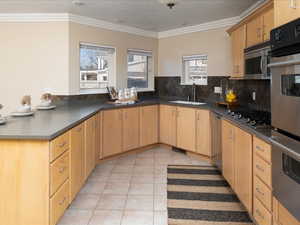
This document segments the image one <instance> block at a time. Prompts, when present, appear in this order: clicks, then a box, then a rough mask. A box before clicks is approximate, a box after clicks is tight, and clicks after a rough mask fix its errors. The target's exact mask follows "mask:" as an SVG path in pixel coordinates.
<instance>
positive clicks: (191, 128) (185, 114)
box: [177, 107, 196, 152]
mask: <svg viewBox="0 0 300 225" xmlns="http://www.w3.org/2000/svg"><path fill="white" fill-rule="evenodd" d="M177 147H178V148H181V149H185V150H189V151H193V152H195V151H196V110H195V109H192V108H184V107H178V108H177Z"/></svg>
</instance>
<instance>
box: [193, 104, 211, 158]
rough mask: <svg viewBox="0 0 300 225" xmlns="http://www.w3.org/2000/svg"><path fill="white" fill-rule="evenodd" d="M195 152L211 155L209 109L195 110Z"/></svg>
mask: <svg viewBox="0 0 300 225" xmlns="http://www.w3.org/2000/svg"><path fill="white" fill-rule="evenodd" d="M196 152H197V153H199V154H201V155H205V156H209V157H211V155H212V154H211V120H210V111H208V110H196Z"/></svg>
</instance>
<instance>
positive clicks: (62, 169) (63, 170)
mask: <svg viewBox="0 0 300 225" xmlns="http://www.w3.org/2000/svg"><path fill="white" fill-rule="evenodd" d="M66 169H67V167H61V168H60V169H59V173H63V172H65V170H66Z"/></svg>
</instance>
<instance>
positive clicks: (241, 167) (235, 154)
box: [222, 120, 253, 212]
mask: <svg viewBox="0 0 300 225" xmlns="http://www.w3.org/2000/svg"><path fill="white" fill-rule="evenodd" d="M222 157H223V176H224V177H225V178H226V180H227V181H228V183H229V184H230V185H231V187H232V188H233V189H234V190H235V192H236V194H237V195H238V196H239V198H240V200H241V202H242V203H243V204H244V206H245V207H246V208H247V209H248V211H249V212H252V199H253V197H252V195H253V192H252V135H250V134H249V133H247V132H245V131H243V130H241V129H240V128H238V127H236V126H234V125H232V124H231V123H229V122H227V121H225V120H222Z"/></svg>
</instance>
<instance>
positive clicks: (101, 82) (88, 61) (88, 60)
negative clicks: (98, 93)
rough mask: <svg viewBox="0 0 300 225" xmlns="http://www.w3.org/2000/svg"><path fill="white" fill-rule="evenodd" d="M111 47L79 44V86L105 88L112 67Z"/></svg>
mask: <svg viewBox="0 0 300 225" xmlns="http://www.w3.org/2000/svg"><path fill="white" fill-rule="evenodd" d="M112 54H113V52H112V51H111V49H109V48H108V49H107V51H106V50H105V48H99V47H97V46H95V47H93V46H85V45H80V88H81V89H91V88H92V89H97V88H106V87H107V86H108V82H109V74H110V69H111V67H112V65H111V64H112Z"/></svg>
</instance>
